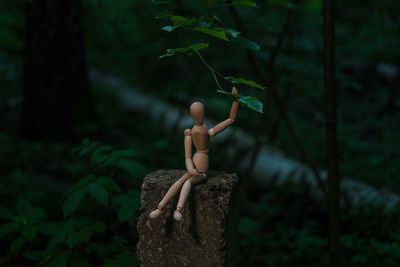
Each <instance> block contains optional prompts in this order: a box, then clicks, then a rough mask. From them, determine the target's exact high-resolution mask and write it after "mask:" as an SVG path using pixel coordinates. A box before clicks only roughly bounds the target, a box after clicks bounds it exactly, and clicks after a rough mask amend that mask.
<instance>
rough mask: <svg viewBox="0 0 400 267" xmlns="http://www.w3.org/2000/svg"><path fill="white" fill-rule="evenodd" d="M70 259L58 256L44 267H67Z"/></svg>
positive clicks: (65, 256) (61, 255)
mask: <svg viewBox="0 0 400 267" xmlns="http://www.w3.org/2000/svg"><path fill="white" fill-rule="evenodd" d="M67 263H68V258H67V255H65V254H56V255H55V256H54V257H52V259H51V261H50V262H49V263H47V264H45V265H44V267H67Z"/></svg>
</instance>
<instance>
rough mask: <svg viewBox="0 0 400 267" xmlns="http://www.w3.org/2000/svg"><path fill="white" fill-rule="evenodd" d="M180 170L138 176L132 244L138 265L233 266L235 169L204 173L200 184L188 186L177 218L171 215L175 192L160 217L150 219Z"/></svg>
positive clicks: (182, 172)
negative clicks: (137, 207)
mask: <svg viewBox="0 0 400 267" xmlns="http://www.w3.org/2000/svg"><path fill="white" fill-rule="evenodd" d="M184 173H185V172H184V171H181V170H159V171H156V172H153V173H151V174H149V175H148V176H147V177H145V179H144V181H143V185H142V196H141V215H140V217H139V221H138V232H139V243H138V245H137V254H138V257H139V259H140V262H141V266H143V267H153V266H157V267H163V266H171V267H179V266H196V267H202V266H204V267H213V266H229V267H232V266H236V263H237V261H236V255H237V251H236V249H237V247H236V229H237V227H236V226H237V214H236V211H237V208H236V207H235V206H236V203H235V202H236V198H237V182H238V179H237V176H236V175H235V174H226V173H221V172H209V178H208V179H207V180H206V181H205V182H204V183H203V184H199V185H196V186H194V187H193V189H192V192H191V194H190V196H189V198H188V201H187V202H186V204H185V207H184V212H183V216H184V217H183V219H182V221H180V222H176V221H175V220H174V219H173V217H172V216H173V211H174V210H175V207H176V201H177V197H176V199H175V200H174V201H171V203H170V204H169V205H168V206H167V207H166V210H165V212H164V213H163V214H162V215H161V216H160V217H159V218H157V219H154V220H152V219H150V218H149V213H150V212H151V211H152V210H153V209H154V208H156V207H157V205H158V202H159V201H160V200H161V198H162V197H163V196H164V194H165V193H166V192H167V190H168V188H169V187H170V186H171V185H172V184H173V183H174V182H175V181H176V180H177V179H179V178H180V177H181V176H182V175H183V174H184Z"/></svg>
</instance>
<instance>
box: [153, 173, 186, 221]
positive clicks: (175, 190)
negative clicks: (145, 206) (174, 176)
mask: <svg viewBox="0 0 400 267" xmlns="http://www.w3.org/2000/svg"><path fill="white" fill-rule="evenodd" d="M189 177H190V175H189V173H185V174H184V175H182V177H181V178H179V179H178V181H176V182H175V183H174V184H173V185H172V186H171V187H170V188H169V189H168V192H167V193H166V194H165V196H164V197H163V199H162V200H161V201H160V203H159V204H158V206H157V209H155V210H153V211H152V212H150V218H152V219H154V218H157V217H158V216H160V215H161V213H163V212H164V208H165V206H166V205H167V204H168V202H169V201H170V200H171V199H172V198H173V197H174V196H175V195H176V194H177V193H178V192H179V190H180V189H181V187H182V184H184V183H185V181H186V180H187V179H188V178H189Z"/></svg>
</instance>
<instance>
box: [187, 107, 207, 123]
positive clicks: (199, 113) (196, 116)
mask: <svg viewBox="0 0 400 267" xmlns="http://www.w3.org/2000/svg"><path fill="white" fill-rule="evenodd" d="M190 114H191V115H192V118H193V121H194V122H195V124H196V125H203V120H204V105H203V104H202V103H200V102H194V103H193V104H192V105H190Z"/></svg>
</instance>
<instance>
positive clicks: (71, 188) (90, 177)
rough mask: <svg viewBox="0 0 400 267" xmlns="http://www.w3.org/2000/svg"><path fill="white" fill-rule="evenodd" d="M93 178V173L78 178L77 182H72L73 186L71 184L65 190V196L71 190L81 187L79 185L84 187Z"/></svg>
mask: <svg viewBox="0 0 400 267" xmlns="http://www.w3.org/2000/svg"><path fill="white" fill-rule="evenodd" d="M92 180H94V175H90V176H88V177H86V178H83V179H81V180H79V182H77V183H76V184H74V185H73V186H71V187H70V188H69V189H68V190H67V192H65V193H64V195H65V196H68V195H69V194H71V193H72V192H74V191H76V190H77V189H79V188H81V187H86V186H87V185H88V184H89V182H90V181H92Z"/></svg>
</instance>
